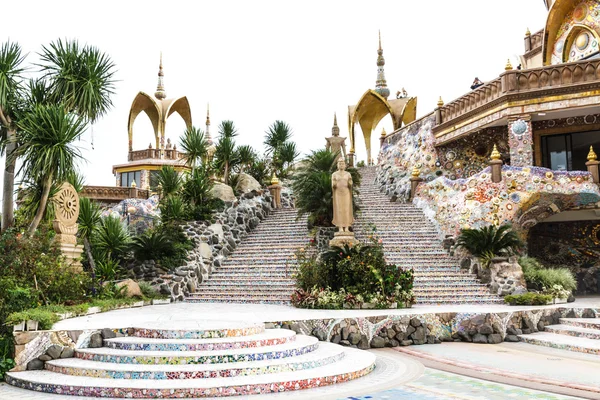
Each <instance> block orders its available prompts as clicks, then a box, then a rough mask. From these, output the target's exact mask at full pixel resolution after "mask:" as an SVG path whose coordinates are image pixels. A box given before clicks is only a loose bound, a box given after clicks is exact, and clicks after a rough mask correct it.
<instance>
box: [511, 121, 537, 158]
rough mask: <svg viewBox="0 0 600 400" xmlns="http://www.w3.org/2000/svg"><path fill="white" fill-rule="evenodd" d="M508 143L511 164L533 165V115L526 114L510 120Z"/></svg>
mask: <svg viewBox="0 0 600 400" xmlns="http://www.w3.org/2000/svg"><path fill="white" fill-rule="evenodd" d="M508 145H509V147H510V165H511V166H513V167H529V166H532V165H533V128H532V126H531V116H529V115H526V116H521V117H518V118H514V119H513V118H511V119H509V120H508Z"/></svg>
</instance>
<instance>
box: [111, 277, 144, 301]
mask: <svg viewBox="0 0 600 400" xmlns="http://www.w3.org/2000/svg"><path fill="white" fill-rule="evenodd" d="M115 286H116V287H117V288H122V287H127V294H126V297H139V298H142V297H144V296H143V294H142V291H141V290H140V286H139V285H138V284H137V282H136V281H134V280H133V279H126V280H124V281H121V282H117V283H116V284H115Z"/></svg>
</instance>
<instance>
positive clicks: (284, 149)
mask: <svg viewBox="0 0 600 400" xmlns="http://www.w3.org/2000/svg"><path fill="white" fill-rule="evenodd" d="M299 155H300V152H299V151H298V149H297V148H296V143H294V142H284V143H283V144H282V145H281V148H280V150H279V160H280V161H281V164H282V168H286V169H287V170H289V169H290V168H291V167H292V165H293V164H294V161H295V160H296V158H298V156H299ZM283 175H286V174H285V173H284V174H283Z"/></svg>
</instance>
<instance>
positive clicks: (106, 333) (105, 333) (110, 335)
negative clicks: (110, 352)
mask: <svg viewBox="0 0 600 400" xmlns="http://www.w3.org/2000/svg"><path fill="white" fill-rule="evenodd" d="M100 334H102V338H103V339H114V338H116V337H117V334H116V333H115V332H114V331H113V330H112V329H108V328H104V329H102V331H101V332H100Z"/></svg>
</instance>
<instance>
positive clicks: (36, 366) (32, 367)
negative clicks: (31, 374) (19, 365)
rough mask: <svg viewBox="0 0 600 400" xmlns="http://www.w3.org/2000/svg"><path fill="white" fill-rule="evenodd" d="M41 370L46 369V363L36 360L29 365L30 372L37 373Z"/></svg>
mask: <svg viewBox="0 0 600 400" xmlns="http://www.w3.org/2000/svg"><path fill="white" fill-rule="evenodd" d="M40 369H44V362H43V361H42V360H39V359H37V358H34V359H33V360H31V361H29V362H28V363H27V370H28V371H36V370H40Z"/></svg>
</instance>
